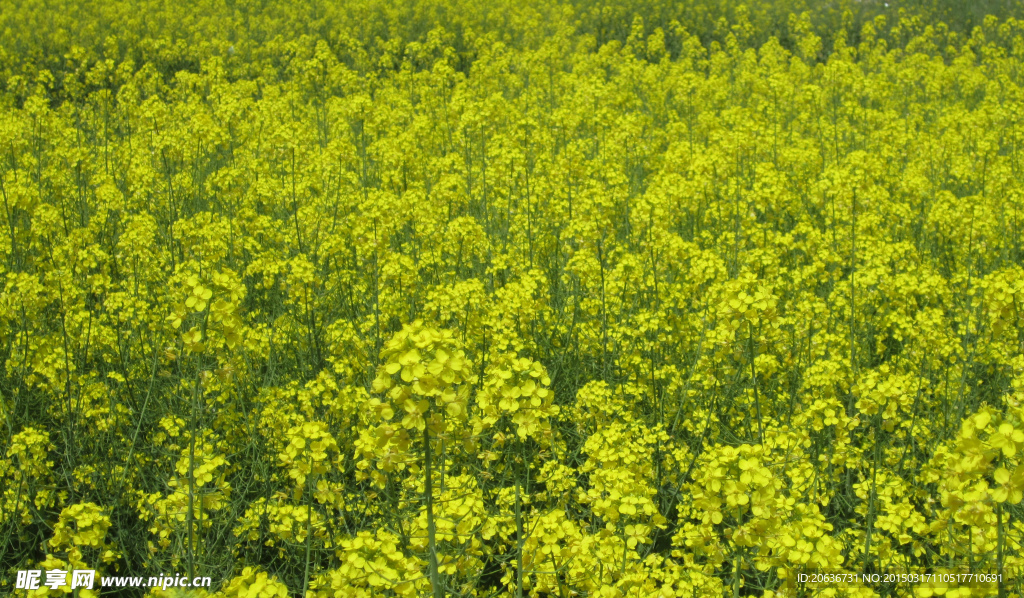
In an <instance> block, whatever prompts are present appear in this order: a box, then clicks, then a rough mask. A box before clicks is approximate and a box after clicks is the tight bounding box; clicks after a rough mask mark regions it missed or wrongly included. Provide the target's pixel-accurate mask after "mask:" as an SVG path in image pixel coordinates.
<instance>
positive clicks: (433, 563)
mask: <svg viewBox="0 0 1024 598" xmlns="http://www.w3.org/2000/svg"><path fill="white" fill-rule="evenodd" d="M423 453H424V457H423V459H424V473H425V474H426V480H425V481H424V488H423V491H424V494H426V497H425V498H426V501H427V551H428V555H427V559H428V563H429V565H428V566H429V567H430V587H431V589H432V590H433V593H434V598H444V589H443V588H442V587H441V577H440V574H439V573H438V567H437V530H436V528H435V527H434V498H433V493H434V492H433V480H432V479H431V477H430V476H431V470H430V466H431V463H430V432H429V431H428V429H427V426H426V424H425V423H424V426H423Z"/></svg>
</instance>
